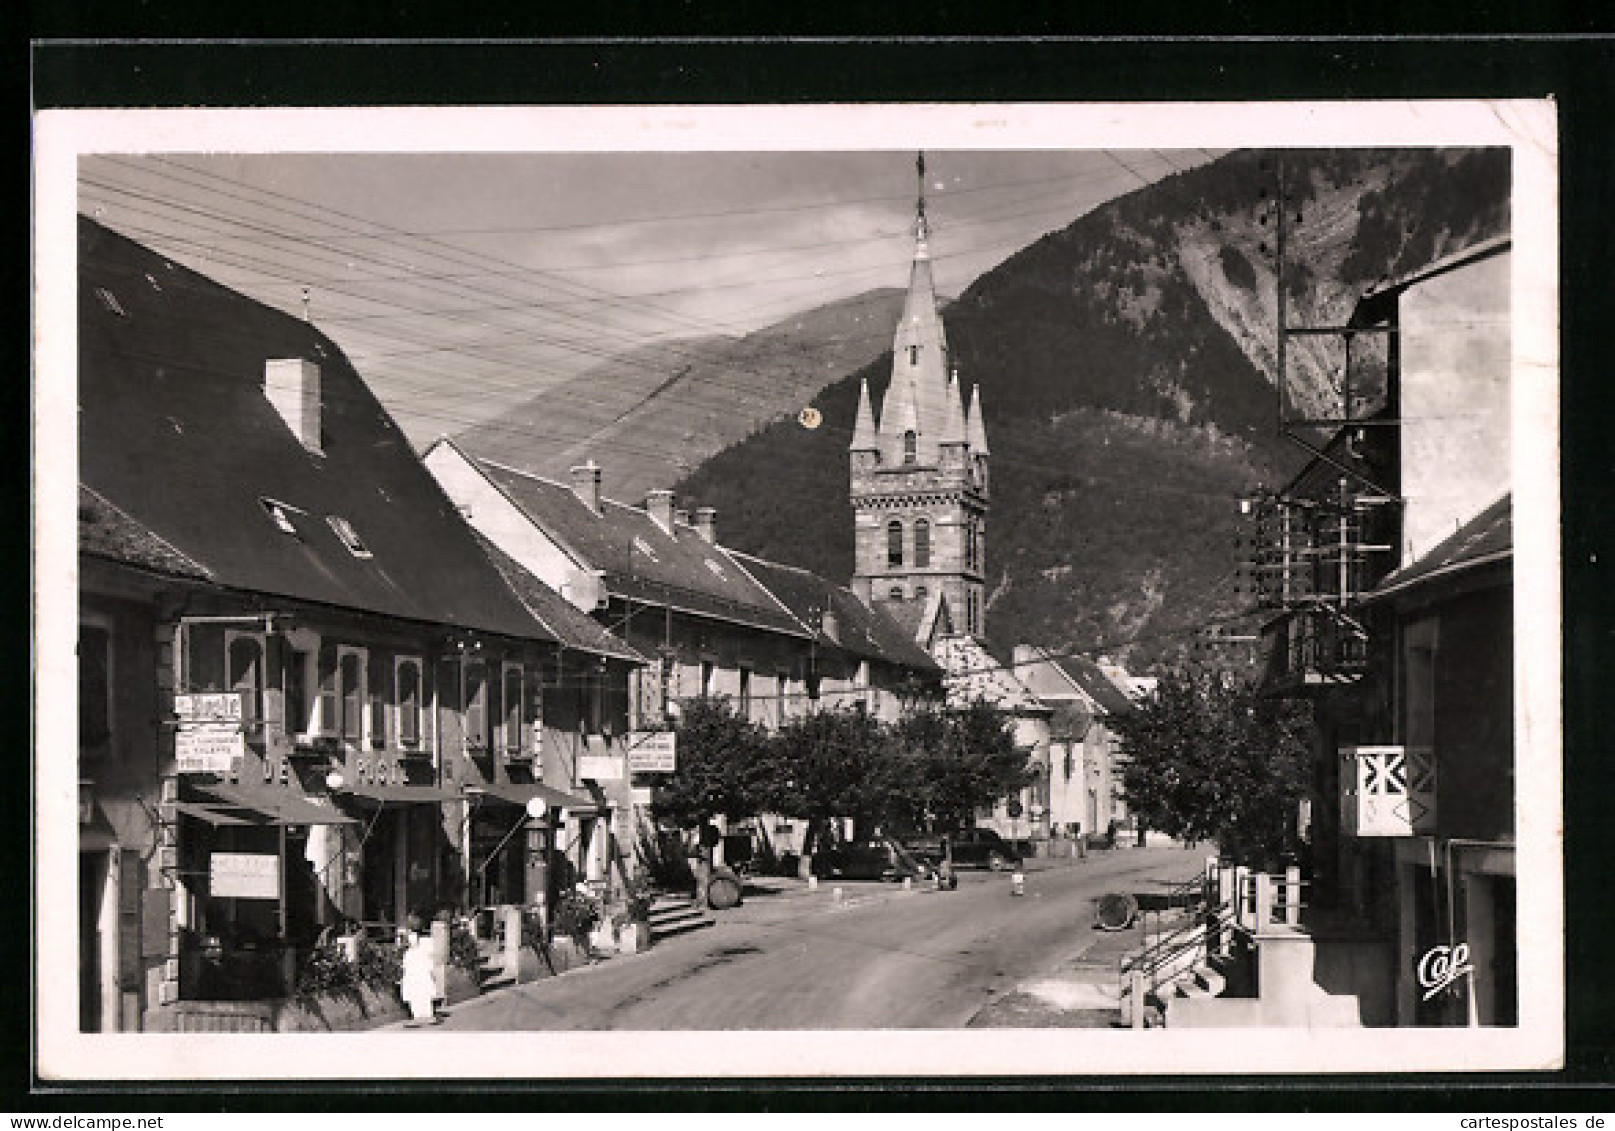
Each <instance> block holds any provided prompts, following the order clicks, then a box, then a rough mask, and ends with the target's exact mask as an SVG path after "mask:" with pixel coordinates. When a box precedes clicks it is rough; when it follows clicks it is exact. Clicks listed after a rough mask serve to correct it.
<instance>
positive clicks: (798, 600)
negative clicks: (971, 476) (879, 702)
mask: <svg viewBox="0 0 1615 1131" xmlns="http://www.w3.org/2000/svg"><path fill="white" fill-rule="evenodd" d="M729 555H730V557H732V558H733V559H734V560H735V561H737V562H739V563H740V564H741V565H742V566H744V567H745V568H746V570H747V572H749V573H750V574H751V575H752V577H754V578H756V579H757V581H758V582H760V583H761V584H762V585H763V587H764V588H766V589H767V590H768V591H769V592H770V593H772V594H773V595H774V596H775V597H776V598H778V599H779V602H780V604H782V605H784V606H785V607H786V608H787V609H789V610H790V611H791V614H792V615H793V616H794V617H796V619H797V620H799V621H801V622H802V623H803V624H805V625H807V626H808V627H809V628H810V629H813V630H814V635H815V636H816V637H817V638H818V641H819V643H820V644H821V645H823V646H826V647H833V648H840V649H841V650H843V651H845V652H849V653H851V654H852V655H854V656H859V657H862V658H864V659H869V660H883V661H885V662H887V663H892V664H899V665H902V666H904V667H909V668H916V669H918V670H920V671H926V672H938V671H940V670H941V669H940V668H939V667H938V666H937V663H936V661H935V660H933V659H932V658H931V656H930V654H929V653H927V652H926V651H925V649H923V648H921V647H920V646H919V645H918V644H916V643H914V640H913V638H912V637H911V636H910V635H909V634H908V632H907V631H905V630H904V628H903V626H902V625H900V624H897V623H896V622H894V621H893V620H892V619H891V618H890V617H889V616H887V615H886V614H885V613H883V612H881V611H880V610H878V609H872V608H870V607H869V606H868V605H866V604H864V603H863V602H862V601H860V600H859V599H858V597H857V595H856V594H854V593H853V592H852V591H851V590H850V589H846V588H844V587H842V586H839V585H835V584H833V583H831V582H830V581H828V580H826V579H825V578H822V577H820V576H819V575H818V574H816V573H813V572H811V571H809V570H805V569H799V568H798V567H796V566H788V565H781V564H780V563H779V562H771V561H767V560H765V559H763V558H758V557H754V556H752V555H751V554H743V553H740V552H739V551H737V550H731V551H729ZM826 610H829V611H830V612H832V613H833V614H834V616H835V631H834V634H833V635H831V634H829V633H827V632H826V631H825V630H824V627H823V621H822V616H823V613H824V612H825V611H826Z"/></svg>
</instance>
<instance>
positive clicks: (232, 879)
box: [208, 852, 280, 899]
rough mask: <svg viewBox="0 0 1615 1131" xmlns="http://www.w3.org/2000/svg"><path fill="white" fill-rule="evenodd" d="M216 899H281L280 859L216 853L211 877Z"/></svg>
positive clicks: (210, 872) (241, 853) (233, 853)
mask: <svg viewBox="0 0 1615 1131" xmlns="http://www.w3.org/2000/svg"><path fill="white" fill-rule="evenodd" d="M208 876H209V879H210V880H211V882H212V891H213V894H214V895H216V896H224V897H228V898H231V899H279V898H280V857H278V856H267V855H262V854H259V853H252V852H215V853H214V854H213V856H212V858H211V865H210V868H209V873H208Z"/></svg>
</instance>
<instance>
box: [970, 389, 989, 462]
mask: <svg viewBox="0 0 1615 1131" xmlns="http://www.w3.org/2000/svg"><path fill="white" fill-rule="evenodd" d="M965 438H966V439H967V440H969V441H970V454H971V455H973V456H984V455H987V454H988V453H987V425H986V423H985V422H984V421H983V420H982V417H981V386H980V385H977V386H975V388H973V389H971V390H970V412H969V414H968V415H967V416H966V418H965Z"/></svg>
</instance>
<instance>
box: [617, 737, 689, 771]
mask: <svg viewBox="0 0 1615 1131" xmlns="http://www.w3.org/2000/svg"><path fill="white" fill-rule="evenodd" d="M628 768H629V769H630V770H632V771H633V772H634V773H636V774H670V773H672V772H673V771H674V770H675V769H677V768H678V734H677V732H675V731H671V730H647V731H636V732H635V733H633V734H630V735H629V736H628Z"/></svg>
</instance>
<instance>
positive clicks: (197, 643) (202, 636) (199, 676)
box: [184, 624, 225, 691]
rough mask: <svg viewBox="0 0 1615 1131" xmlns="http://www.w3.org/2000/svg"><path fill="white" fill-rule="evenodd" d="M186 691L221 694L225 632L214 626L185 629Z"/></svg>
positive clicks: (207, 625)
mask: <svg viewBox="0 0 1615 1131" xmlns="http://www.w3.org/2000/svg"><path fill="white" fill-rule="evenodd" d="M185 668H186V670H185V673H184V675H185V678H184V688H185V690H186V691H223V690H224V689H225V682H224V629H223V628H222V627H221V626H219V625H217V624H192V625H187V626H186V628H185Z"/></svg>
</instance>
